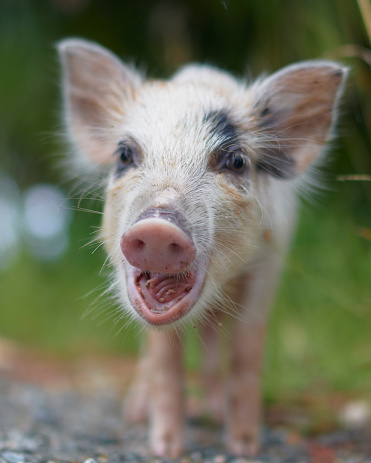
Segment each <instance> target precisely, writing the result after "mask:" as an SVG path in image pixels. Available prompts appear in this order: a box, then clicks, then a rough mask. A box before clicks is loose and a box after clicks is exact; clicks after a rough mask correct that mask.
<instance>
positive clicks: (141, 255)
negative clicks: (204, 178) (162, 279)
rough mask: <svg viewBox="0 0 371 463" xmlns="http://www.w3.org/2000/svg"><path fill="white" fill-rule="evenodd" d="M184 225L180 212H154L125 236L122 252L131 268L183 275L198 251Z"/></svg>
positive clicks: (122, 240) (153, 210) (150, 211)
mask: <svg viewBox="0 0 371 463" xmlns="http://www.w3.org/2000/svg"><path fill="white" fill-rule="evenodd" d="M184 223H185V220H184V218H183V217H182V216H181V215H180V214H179V213H178V212H175V211H168V210H166V211H163V210H156V209H151V210H149V211H147V212H146V213H144V214H142V215H141V217H140V218H139V219H138V220H137V222H135V223H134V224H133V225H132V226H131V227H130V228H129V229H128V230H127V231H126V232H125V233H124V234H123V235H122V237H121V241H120V246H121V251H122V253H123V255H124V256H125V257H126V259H127V261H128V262H129V263H130V264H131V265H133V266H134V267H137V268H139V269H141V270H144V271H148V272H156V273H163V274H174V273H181V272H184V271H186V270H187V269H189V268H190V266H191V264H192V262H193V261H194V259H195V257H196V247H195V245H194V243H193V241H192V238H191V235H190V233H189V232H188V230H187V229H186V227H185V226H184Z"/></svg>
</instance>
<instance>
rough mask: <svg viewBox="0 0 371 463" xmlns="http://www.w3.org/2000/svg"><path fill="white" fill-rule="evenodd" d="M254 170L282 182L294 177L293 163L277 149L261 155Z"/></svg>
mask: <svg viewBox="0 0 371 463" xmlns="http://www.w3.org/2000/svg"><path fill="white" fill-rule="evenodd" d="M256 169H257V170H258V171H261V172H262V173H266V174H270V175H272V176H273V177H275V178H280V179H283V180H288V179H291V178H293V177H295V161H294V160H293V159H292V158H291V157H290V156H288V155H287V154H286V153H284V152H283V151H281V150H280V149H279V148H277V149H275V150H268V151H267V152H265V153H262V154H261V157H260V159H259V160H258V161H257V163H256Z"/></svg>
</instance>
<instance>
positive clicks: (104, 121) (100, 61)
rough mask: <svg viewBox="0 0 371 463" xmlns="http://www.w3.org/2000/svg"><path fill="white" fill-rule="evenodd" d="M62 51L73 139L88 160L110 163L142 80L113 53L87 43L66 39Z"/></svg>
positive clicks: (69, 129)
mask: <svg viewBox="0 0 371 463" xmlns="http://www.w3.org/2000/svg"><path fill="white" fill-rule="evenodd" d="M58 51H59V54H60V57H61V62H62V71H63V93H64V106H65V108H64V109H65V122H66V128H67V132H68V135H69V138H70V139H71V141H72V143H73V144H74V145H75V147H76V148H77V150H78V152H79V153H80V154H82V156H83V158H85V159H86V160H88V161H92V162H93V163H95V164H105V163H108V162H110V160H111V158H112V154H113V153H114V151H115V150H116V149H117V140H116V139H115V136H114V132H115V128H117V127H119V126H120V122H122V119H123V116H124V113H125V107H126V106H127V105H128V104H129V103H130V101H131V100H132V99H133V94H134V92H135V90H136V89H137V88H138V87H139V86H140V85H141V83H142V78H141V76H140V75H139V73H137V72H136V71H135V70H134V69H131V68H130V67H128V66H126V65H125V64H124V63H122V62H121V60H120V59H119V58H117V57H116V56H115V55H114V54H113V53H111V52H109V51H108V50H106V49H105V48H103V47H101V46H100V45H97V44H95V43H92V42H88V41H86V40H81V39H67V40H63V41H62V42H60V43H59V44H58Z"/></svg>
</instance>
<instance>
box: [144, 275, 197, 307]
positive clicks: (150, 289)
mask: <svg viewBox="0 0 371 463" xmlns="http://www.w3.org/2000/svg"><path fill="white" fill-rule="evenodd" d="M193 283H194V276H193V275H192V274H189V275H163V274H158V273H149V272H144V273H142V274H141V275H140V277H139V281H138V282H137V284H139V286H140V292H141V294H142V297H143V299H144V300H145V302H146V304H147V306H148V308H149V309H150V310H152V311H154V312H166V310H168V309H169V308H170V307H172V306H173V305H175V304H176V303H177V302H178V301H180V299H182V298H183V297H184V296H186V295H187V294H188V293H189V291H190V290H191V289H192V286H193Z"/></svg>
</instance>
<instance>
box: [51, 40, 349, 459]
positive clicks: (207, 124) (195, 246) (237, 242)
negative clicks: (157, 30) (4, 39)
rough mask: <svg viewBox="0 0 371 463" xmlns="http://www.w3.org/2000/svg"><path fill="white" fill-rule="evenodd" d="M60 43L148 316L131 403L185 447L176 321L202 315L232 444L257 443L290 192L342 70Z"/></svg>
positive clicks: (167, 440)
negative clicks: (218, 62)
mask: <svg viewBox="0 0 371 463" xmlns="http://www.w3.org/2000/svg"><path fill="white" fill-rule="evenodd" d="M58 48H59V53H60V57H61V61H62V68H63V94H64V108H65V111H64V114H65V127H66V133H67V137H68V140H69V142H70V144H71V147H72V150H71V152H72V153H73V156H74V157H75V159H76V160H78V162H77V164H78V165H79V166H80V167H81V166H86V169H87V172H91V166H95V167H96V168H97V169H100V170H101V172H107V175H106V186H105V207H104V215H103V223H102V227H101V231H100V237H101V240H102V241H103V242H104V245H105V248H106V250H107V253H108V255H109V258H110V260H111V263H112V267H113V269H114V271H113V272H114V280H115V288H116V290H117V292H118V294H119V296H120V300H121V306H122V310H123V311H124V312H126V313H127V314H129V317H131V318H132V319H133V320H136V321H139V322H140V323H142V324H143V325H144V326H145V327H146V328H148V330H147V334H148V336H147V342H146V348H145V349H144V355H143V358H142V360H141V361H140V364H139V369H138V377H137V379H136V380H135V381H134V385H133V388H132V391H131V393H130V400H128V401H127V406H126V414H127V416H128V417H130V418H131V419H132V420H134V421H135V420H140V419H147V417H148V419H149V434H150V446H151V451H152V452H153V453H154V454H155V455H157V456H167V457H177V456H179V455H180V454H181V452H182V451H183V427H184V409H185V406H184V377H183V368H182V360H183V359H182V357H183V349H182V340H181V332H182V328H183V327H184V326H186V325H187V324H193V325H194V326H196V323H198V322H201V324H202V322H203V326H202V327H201V331H203V335H204V337H205V341H204V343H205V347H206V348H205V363H204V365H205V367H204V374H205V385H206V388H207V391H206V395H207V400H208V401H209V403H210V406H211V408H212V410H213V411H214V413H215V414H216V415H217V416H219V417H220V416H223V417H224V420H225V425H226V432H225V442H226V447H227V449H228V450H229V451H230V452H232V453H233V454H235V455H251V454H254V453H256V452H257V450H258V448H259V428H260V422H261V366H262V358H263V351H264V340H265V333H266V328H267V317H268V312H269V307H270V305H271V303H272V299H273V297H274V293H275V289H276V286H277V282H278V279H279V275H280V272H281V268H282V263H283V259H284V256H285V253H286V250H287V248H288V245H289V243H290V239H291V236H292V233H293V229H294V225H295V216H296V206H297V191H298V189H299V188H300V187H302V186H303V185H305V183H306V182H307V181H308V179H309V180H310V179H311V176H312V175H313V172H314V169H315V166H316V163H317V164H318V162H320V161H321V160H322V159H323V156H324V152H325V148H326V143H327V141H328V140H329V139H331V137H332V135H333V127H334V124H335V122H336V119H337V106H338V102H339V99H340V97H341V94H342V90H343V86H344V80H345V76H346V74H347V69H346V68H344V67H343V66H342V65H340V64H338V63H335V62H332V61H306V62H302V63H298V64H294V65H291V66H288V67H285V68H284V69H282V70H280V71H278V72H276V73H274V74H273V75H271V76H269V77H262V78H260V79H258V80H257V81H255V82H253V83H249V82H247V81H246V80H245V79H237V78H234V77H232V76H231V75H230V74H228V73H226V72H224V71H221V70H219V69H217V68H214V67H211V66H205V65H196V64H190V65H187V66H184V67H183V68H181V69H180V70H179V71H178V72H177V73H176V74H175V75H174V76H172V77H171V79H169V80H152V79H146V78H145V77H144V75H143V74H142V73H140V72H138V71H137V70H136V69H134V68H133V67H132V66H129V65H127V64H125V63H123V62H122V61H121V60H120V59H119V58H117V57H116V56H115V55H113V54H112V53H110V52H109V51H108V50H106V49H104V48H102V47H101V46H99V45H97V44H94V43H91V42H88V41H85V40H80V39H68V40H65V41H62V42H61V43H60V44H59V47H58ZM222 316H225V317H229V318H230V319H231V322H230V323H229V325H228V326H229V327H230V333H229V334H230V336H229V338H228V339H229V343H230V346H229V357H228V359H229V361H228V363H229V373H228V375H227V380H226V384H225V393H224V394H222V389H223V388H222V385H221V375H220V372H219V370H220V361H219V360H220V357H221V355H220V351H219V343H218V329H217V328H218V324H220V323H221V322H220V320H221V317H222ZM226 323H227V322H226ZM222 396H223V397H222ZM224 396H225V399H224Z"/></svg>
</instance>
